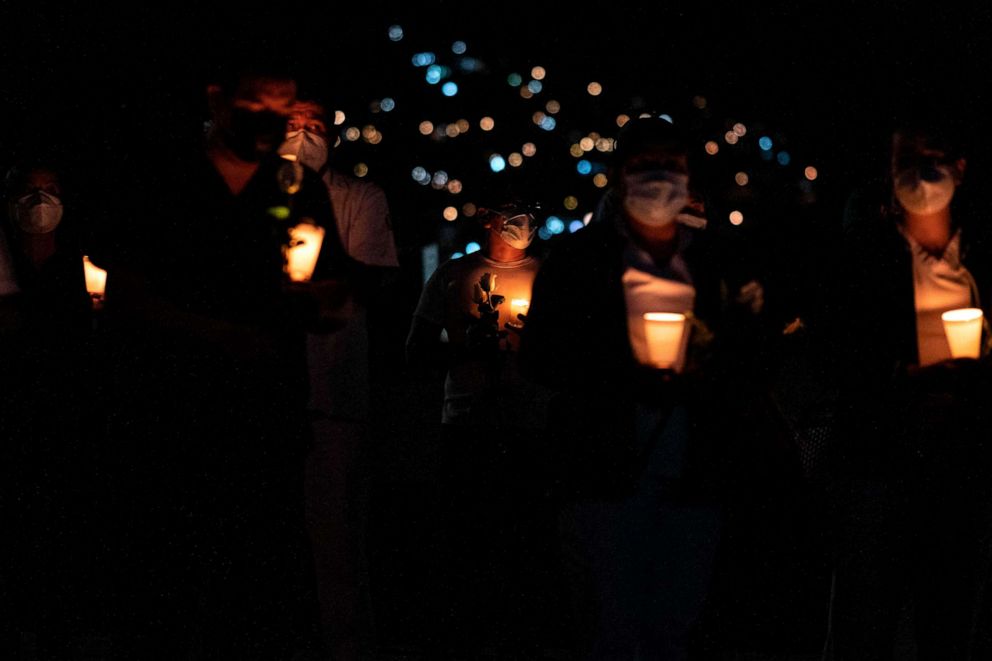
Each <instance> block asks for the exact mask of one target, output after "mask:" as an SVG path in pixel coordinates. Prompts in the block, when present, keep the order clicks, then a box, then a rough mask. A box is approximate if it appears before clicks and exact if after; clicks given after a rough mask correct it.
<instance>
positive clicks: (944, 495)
mask: <svg viewBox="0 0 992 661" xmlns="http://www.w3.org/2000/svg"><path fill="white" fill-rule="evenodd" d="M889 157H890V159H889V161H888V163H887V168H886V171H887V176H886V177H885V178H884V182H885V183H884V184H883V185H882V186H880V187H879V188H880V191H876V192H875V194H874V196H872V192H871V191H868V192H867V193H868V194H855V195H852V198H851V201H850V203H849V205H848V213H847V216H846V218H845V228H844V230H845V231H844V253H843V255H842V258H843V259H842V264H841V266H842V268H841V269H840V270H839V277H840V282H839V283H838V288H837V294H838V300H837V302H836V312H837V313H838V314H835V315H834V316H835V317H836V318H837V319H838V323H837V326H836V328H835V329H834V334H835V337H836V338H837V342H836V351H837V356H836V358H837V364H838V366H839V374H838V377H839V384H840V386H841V388H840V392H841V401H840V405H839V410H838V416H837V417H838V427H839V433H838V434H837V440H836V447H835V449H834V451H833V456H832V462H831V466H830V475H831V490H832V493H833V496H834V498H833V504H834V506H835V507H836V516H837V526H838V528H837V535H838V537H837V557H836V561H835V576H834V594H833V607H832V618H831V622H832V631H831V636H830V645H831V648H832V652H833V658H836V659H844V660H847V659H883V658H884V659H887V658H892V654H893V647H894V645H895V644H896V643H895V641H896V639H897V638H898V637H899V635H898V634H897V631H898V630H899V629H900V627H902V628H904V629H905V630H906V631H908V632H909V635H908V636H906V635H903V638H905V639H907V640H911V641H912V642H913V644H915V646H916V648H917V654H918V657H919V658H920V659H950V658H955V659H965V658H986V657H987V655H988V654H989V648H988V647H985V648H983V649H981V651H979V648H978V647H975V646H976V645H979V644H980V640H981V639H982V636H984V640H985V643H984V644H985V645H988V635H989V625H988V622H989V620H988V619H987V609H988V604H987V602H986V604H985V605H984V608H985V609H986V615H985V617H984V618H983V617H982V616H980V615H979V612H980V609H981V608H983V606H982V604H981V603H980V599H981V595H982V592H983V590H984V589H985V586H986V585H987V583H988V575H987V572H988V567H987V565H986V566H985V569H984V571H983V570H982V561H981V544H982V536H983V535H987V534H988V529H989V528H988V520H987V517H988V508H989V503H990V502H992V501H990V496H992V494H990V492H989V489H988V487H987V484H988V480H987V479H986V474H987V470H988V467H989V460H990V456H989V453H988V444H987V438H988V432H989V423H990V422H992V420H990V417H989V414H988V413H987V404H986V402H987V401H988V399H987V398H988V396H989V394H990V392H992V391H990V383H992V381H990V373H989V370H988V367H987V360H986V359H985V357H986V356H987V353H988V349H987V345H988V340H989V336H988V326H987V325H986V326H985V329H984V330H981V329H980V327H979V326H977V325H976V331H979V330H981V339H980V345H977V346H976V348H979V349H980V359H975V358H955V356H954V354H953V353H952V348H951V345H950V343H949V340H948V336H947V334H946V333H945V329H944V326H943V323H942V319H941V317H942V314H943V313H945V312H948V311H950V310H955V309H962V308H979V309H981V310H983V312H984V314H985V317H986V318H987V316H988V312H989V309H990V308H989V302H990V299H989V297H990V295H992V289H990V285H992V252H990V246H992V244H990V243H989V240H988V232H987V231H986V230H985V229H984V228H983V226H982V224H981V220H983V219H984V216H982V215H976V214H975V213H974V210H973V209H972V208H969V204H968V199H967V196H966V195H965V196H962V195H961V189H962V187H963V185H964V181H965V169H966V168H965V166H966V161H965V159H964V155H963V152H962V150H961V146H960V141H959V140H958V139H956V138H955V137H954V133H953V127H952V126H948V125H939V124H938V123H937V122H935V121H934V120H932V119H930V120H920V119H910V120H907V121H906V122H905V123H904V124H902V125H901V126H900V127H898V128H897V129H896V130H895V131H893V132H892V133H891V145H890V149H889ZM879 192H880V195H879ZM862 193H864V192H862ZM977 339H978V338H977V337H976V340H977ZM983 574H984V575H983ZM986 599H987V597H986ZM910 603H911V604H912V609H911V610H909V609H908V604H910ZM907 612H911V613H912V615H911V616H910V617H909V620H910V622H909V623H908V625H907V623H906V622H905V618H904V617H903V614H904V613H907Z"/></svg>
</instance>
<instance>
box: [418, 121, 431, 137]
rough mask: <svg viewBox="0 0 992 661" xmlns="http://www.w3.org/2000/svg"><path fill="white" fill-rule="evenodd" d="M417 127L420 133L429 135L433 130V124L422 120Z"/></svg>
mask: <svg viewBox="0 0 992 661" xmlns="http://www.w3.org/2000/svg"><path fill="white" fill-rule="evenodd" d="M418 129H419V130H420V134H421V135H430V134H431V133H433V132H434V125H433V124H432V123H430V122H428V121H426V120H424V121H423V122H420V126H419V127H418Z"/></svg>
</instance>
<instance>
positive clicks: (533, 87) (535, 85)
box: [527, 80, 544, 94]
mask: <svg viewBox="0 0 992 661" xmlns="http://www.w3.org/2000/svg"><path fill="white" fill-rule="evenodd" d="M527 89H529V90H530V91H531V92H532V93H534V94H540V93H541V90H543V89H544V84H543V83H542V82H541V81H540V80H532V81H530V82H529V83H527Z"/></svg>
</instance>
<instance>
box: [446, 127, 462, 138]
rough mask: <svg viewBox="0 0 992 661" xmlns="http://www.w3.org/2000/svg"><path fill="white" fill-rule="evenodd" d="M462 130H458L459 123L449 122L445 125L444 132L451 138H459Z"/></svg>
mask: <svg viewBox="0 0 992 661" xmlns="http://www.w3.org/2000/svg"><path fill="white" fill-rule="evenodd" d="M459 133H461V131H459V130H458V125H457V124H448V125H447V126H445V127H444V134H445V135H446V136H448V137H449V138H457V137H458V134H459Z"/></svg>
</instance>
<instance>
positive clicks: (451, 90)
mask: <svg viewBox="0 0 992 661" xmlns="http://www.w3.org/2000/svg"><path fill="white" fill-rule="evenodd" d="M441 93H442V94H444V95H445V96H454V95H456V94H458V84H457V83H454V82H452V81H450V80H449V81H448V82H446V83H445V84H444V85H442V86H441Z"/></svg>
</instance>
